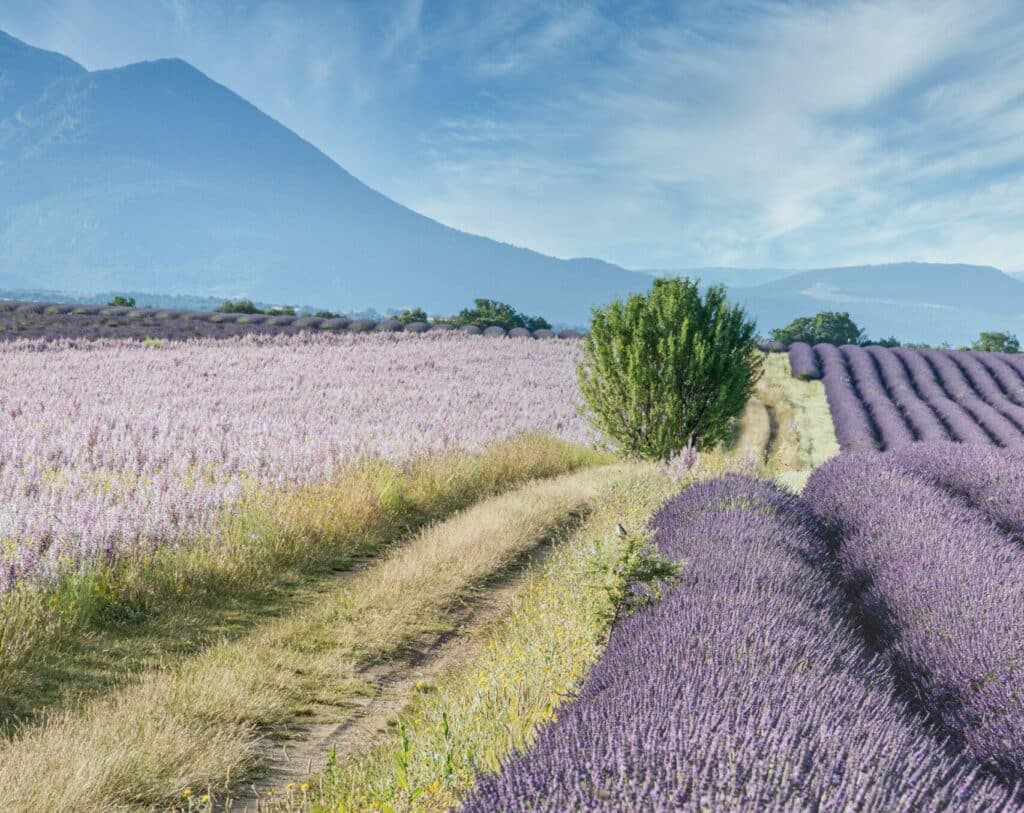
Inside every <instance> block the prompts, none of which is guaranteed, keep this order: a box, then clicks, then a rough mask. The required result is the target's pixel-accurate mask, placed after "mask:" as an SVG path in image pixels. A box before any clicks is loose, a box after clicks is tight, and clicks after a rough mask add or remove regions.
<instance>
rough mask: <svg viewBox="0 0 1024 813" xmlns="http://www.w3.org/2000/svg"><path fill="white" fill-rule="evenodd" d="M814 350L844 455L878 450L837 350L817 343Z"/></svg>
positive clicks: (866, 418) (867, 420)
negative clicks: (849, 452)
mask: <svg viewBox="0 0 1024 813" xmlns="http://www.w3.org/2000/svg"><path fill="white" fill-rule="evenodd" d="M814 351H815V353H817V355H818V358H819V359H820V360H821V369H822V373H823V374H822V377H821V378H822V382H823V383H824V384H825V397H826V399H827V400H828V408H829V411H830V412H831V413H832V424H833V425H834V426H835V430H836V440H838V441H839V446H840V447H841V448H842V450H843V451H844V452H845V451H850V450H854V449H876V448H878V441H877V440H876V434H875V428H874V426H873V425H872V423H871V417H870V415H868V412H867V410H866V409H865V408H864V404H863V403H862V402H861V400H860V396H859V395H858V394H857V391H856V389H854V387H853V383H852V381H851V380H850V376H849V372H848V371H847V369H846V361H845V360H844V359H843V355H842V353H840V352H839V348H838V347H834V346H833V345H831V344H817V345H815V346H814Z"/></svg>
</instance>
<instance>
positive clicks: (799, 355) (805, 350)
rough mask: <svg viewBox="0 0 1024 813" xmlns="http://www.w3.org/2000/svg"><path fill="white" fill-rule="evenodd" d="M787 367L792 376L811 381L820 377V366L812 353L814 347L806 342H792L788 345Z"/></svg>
mask: <svg viewBox="0 0 1024 813" xmlns="http://www.w3.org/2000/svg"><path fill="white" fill-rule="evenodd" d="M789 368H790V371H791V372H792V373H793V377H794V378H799V379H801V380H803V381H813V380H816V379H819V378H821V367H819V366H818V359H817V357H816V356H815V355H814V348H812V347H811V346H810V345H809V344H807V343H806V342H793V344H791V345H790V346H789Z"/></svg>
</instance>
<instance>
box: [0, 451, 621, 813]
mask: <svg viewBox="0 0 1024 813" xmlns="http://www.w3.org/2000/svg"><path fill="white" fill-rule="evenodd" d="M609 477H610V474H609V473H608V471H607V470H603V469H597V470H593V471H588V472H583V473H580V474H575V475H568V476H564V477H561V478H558V479H556V480H553V481H549V482H540V483H535V484H532V485H528V486H524V487H522V488H521V489H519V490H517V491H514V492H511V493H509V494H506V495H504V496H501V497H495V498H492V499H490V500H488V501H486V502H483V503H481V504H479V505H477V506H475V507H473V508H470V509H468V510H466V511H465V512H463V513H461V514H459V515H457V516H455V517H454V518H452V519H450V520H448V521H447V522H444V523H441V524H438V525H435V526H432V527H430V528H428V529H427V530H426V531H424V532H423V533H421V534H420V535H418V536H417V537H415V538H414V539H413V540H412V541H411V542H409V543H408V544H407V545H405V546H402V547H401V548H400V549H398V550H397V551H395V552H394V554H393V555H392V556H391V557H390V558H388V559H386V560H383V561H381V562H379V563H377V564H374V565H371V566H370V567H368V568H367V569H366V570H364V571H362V572H360V573H358V574H357V575H355V576H353V577H351V578H347V579H338V580H336V585H335V586H334V588H333V589H324V590H321V591H320V592H318V594H317V596H316V600H315V601H312V602H307V603H306V604H305V605H304V606H301V607H300V608H298V609H296V610H295V611H294V612H292V613H290V614H289V615H287V616H285V617H283V618H281V619H279V620H277V621H274V622H272V623H270V624H268V625H266V626H265V627H264V628H262V629H260V630H258V631H257V632H255V633H253V634H252V635H250V636H248V637H246V638H245V639H242V640H239V641H235V642H230V643H225V644H222V645H219V646H216V647H213V648H212V649H210V650H209V651H208V652H206V653H205V654H204V655H203V656H202V657H200V658H198V659H196V660H195V661H194V662H192V663H190V664H188V665H186V666H185V667H183V668H181V669H178V670H174V671H168V672H164V673H153V674H149V675H147V676H146V677H145V678H144V679H143V680H141V681H140V682H139V683H137V684H136V685H133V686H130V687H128V688H125V689H124V690H122V691H120V692H118V693H116V694H115V695H113V696H111V697H109V698H107V699H103V700H97V701H94V702H92V703H90V704H88V705H86V706H84V707H83V708H82V709H80V710H76V711H68V712H65V713H63V714H60V715H57V716H55V717H54V718H53V719H51V720H50V721H49V722H47V723H46V724H45V725H41V726H38V727H34V728H27V729H25V730H24V731H23V732H22V733H21V734H20V735H19V736H18V737H17V738H16V739H15V740H13V741H11V742H8V743H6V744H5V745H3V746H0V809H2V810H5V811H7V810H10V811H20V810H25V811H36V810H62V811H79V810H81V811H94V810H120V809H160V808H166V806H168V805H169V804H173V803H174V802H175V801H176V800H177V801H181V800H182V799H183V795H182V794H183V793H184V792H185V791H186V789H189V788H204V789H205V788H207V787H210V788H213V789H214V791H215V792H224V791H225V790H226V789H227V788H228V787H230V786H231V785H232V784H234V783H236V782H237V781H238V780H240V779H241V778H242V777H243V776H245V775H248V774H251V773H252V771H253V770H254V769H255V768H257V767H258V754H259V745H260V739H261V734H262V733H265V732H267V731H269V730H274V729H275V728H277V727H279V726H281V725H282V724H284V723H286V722H288V721H290V720H294V719H295V718H296V716H297V715H301V714H304V713H305V714H309V713H311V712H317V713H320V714H321V715H323V714H325V713H330V715H331V716H332V717H333V718H334V719H341V718H343V716H344V715H345V714H346V713H347V711H346V708H345V704H346V700H350V699H351V698H352V697H353V696H354V694H355V693H358V692H360V691H365V690H366V688H367V687H366V686H365V685H363V684H362V683H361V681H360V675H359V669H360V666H361V665H364V664H366V663H368V662H370V661H372V660H374V659H380V658H387V657H391V656H393V655H394V654H395V653H396V652H398V651H399V650H400V649H401V648H402V647H403V646H405V645H407V644H408V643H409V642H411V641H413V640H415V639H416V638H417V637H418V636H420V635H421V634H422V633H423V632H424V631H427V630H431V629H437V628H438V627H439V626H442V625H444V624H445V622H446V617H445V609H446V608H450V607H451V606H452V605H453V604H454V603H455V602H457V601H458V600H460V599H462V598H464V597H466V596H467V595H468V593H469V591H471V590H472V589H473V588H474V586H477V585H479V584H480V583H481V582H483V581H484V580H486V579H487V578H488V577H490V576H493V575H494V574H495V573H497V572H500V571H501V570H502V569H503V568H505V567H507V566H508V565H509V564H510V563H511V562H513V561H514V560H515V559H516V558H517V557H519V556H521V555H523V554H524V553H526V552H528V551H529V550H531V549H532V548H534V547H536V546H537V545H539V544H541V542H543V541H544V540H546V539H549V538H551V537H553V536H556V535H558V534H559V533H560V532H561V531H563V530H564V529H565V528H567V527H568V526H570V525H571V524H572V522H573V520H574V518H575V517H578V516H579V515H580V514H581V513H582V512H583V511H584V510H585V509H586V507H587V505H588V504H589V503H590V502H591V501H593V499H594V498H595V496H596V494H597V493H598V490H599V487H600V485H601V484H602V483H603V482H606V481H607V480H608V478H609Z"/></svg>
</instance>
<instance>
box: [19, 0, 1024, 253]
mask: <svg viewBox="0 0 1024 813" xmlns="http://www.w3.org/2000/svg"><path fill="white" fill-rule="evenodd" d="M0 28H2V29H4V30H7V31H8V32H10V33H11V34H13V35H14V36H17V37H20V38H21V39H24V40H26V41H28V42H30V43H31V44H33V45H37V46H40V47H45V48H50V49H53V50H58V51H60V52H62V53H65V54H67V55H68V56H70V57H72V58H74V59H76V60H77V61H79V62H81V63H82V64H84V65H85V66H86V67H88V68H90V69H98V68H105V67H113V66H118V65H123V64H126V63H129V62H134V61H139V60H143V59H154V58H158V57H164V56H180V57H182V58H184V59H186V60H188V61H189V62H191V63H192V64H194V65H195V66H196V67H198V68H199V69H200V70H202V71H204V72H205V73H207V74H208V75H210V76H211V77H213V78H214V79H216V80H217V81H219V82H222V83H223V84H225V85H228V86H229V87H231V88H232V89H234V90H236V91H237V92H238V93H240V94H241V95H243V96H245V97H246V98H247V99H249V100H250V101H252V102H253V103H254V104H256V105H257V106H259V107H260V108H262V109H263V110H265V111H266V112H267V113H269V114H270V115H272V116H274V117H275V118H277V119H278V120H280V121H281V122H283V123H284V124H286V125H287V126H289V127H291V128H292V129H293V130H295V131H296V132H298V133H299V134H300V135H302V136H304V137H305V138H307V139H309V140H310V141H312V142H313V143H314V144H316V145H317V146H318V147H320V148H321V149H322V150H324V151H325V152H326V153H328V154H329V155H330V156H331V157H333V158H334V159H336V160H337V161H338V162H339V163H340V164H342V165H343V166H344V167H345V168H346V169H348V170H349V171H350V172H352V173H353V174H354V175H356V176H357V177H359V178H361V179H362V180H364V181H365V182H366V183H368V184H369V185H371V186H373V187H375V188H377V189H379V190H380V191H382V192H384V193H385V194H387V195H389V196H391V197H393V198H395V199H396V200H398V201H400V202H402V203H404V204H406V205H408V206H411V207H412V208H414V209H416V210H418V211H421V212H423V213H425V214H427V215H430V216H432V217H434V218H436V219H438V220H441V221H442V222H444V223H447V224H449V225H452V226H455V227H457V228H461V229H465V230H467V231H471V232H476V233H480V234H486V235H488V236H491V237H494V238H497V239H500V240H504V241H507V242H511V243H515V244H518V245H525V246H529V247H531V248H535V249H538V250H540V251H544V252H546V253H550V254H554V255H557V256H563V257H565V256H579V255H586V256H597V257H602V258H604V259H608V260H611V261H614V262H618V263H620V264H622V265H625V266H627V267H631V268H678V267H686V266H699V265H734V266H785V267H797V268H809V267H817V266H824V265H841V264H854V263H861V262H886V261H891V260H904V259H913V260H926V261H951V262H975V263H988V264H992V265H996V266H998V267H1001V268H1004V269H1006V270H1018V269H1024V2H1021V0H928V1H927V2H916V1H914V2H911V1H910V0H905V1H898V0H886V1H884V2H882V1H878V2H860V1H855V0H836V1H835V2H816V3H803V2H773V1H772V0H754V2H744V3H733V2H726V1H724V0H720V1H719V2H702V1H701V0H690V1H689V2H678V3H669V2H642V1H641V0H638V1H637V2H629V1H628V0H627V1H626V2H611V1H610V0H609V1H608V2H597V3H591V4H582V3H578V2H572V3H570V2H561V0H548V1H547V2H532V0H529V1H527V2H518V3H513V2H496V3H489V4H485V3H483V2H470V1H468V0H467V2H431V0H396V1H395V2H388V1H387V0H373V2H370V0H365V1H364V2H338V1H337V0H331V1H330V2H328V0H296V1H295V2H285V0H275V1H274V2H271V1H270V0H231V2H227V0H106V1H105V0H0Z"/></svg>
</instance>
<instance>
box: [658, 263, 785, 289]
mask: <svg viewBox="0 0 1024 813" xmlns="http://www.w3.org/2000/svg"><path fill="white" fill-rule="evenodd" d="M644 273H645V274H651V275H653V276H655V277H690V278H691V279H700V281H701V282H703V283H705V284H706V285H726V286H728V287H730V288H749V287H751V286H754V285H763V284H764V283H766V282H774V281H775V280H777V279H782V278H783V277H788V276H790V275H791V274H797V273H799V272H798V271H793V270H792V269H785V268H718V267H710V268H680V269H676V270H671V271H669V270H660V269H659V270H651V271H644Z"/></svg>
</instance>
